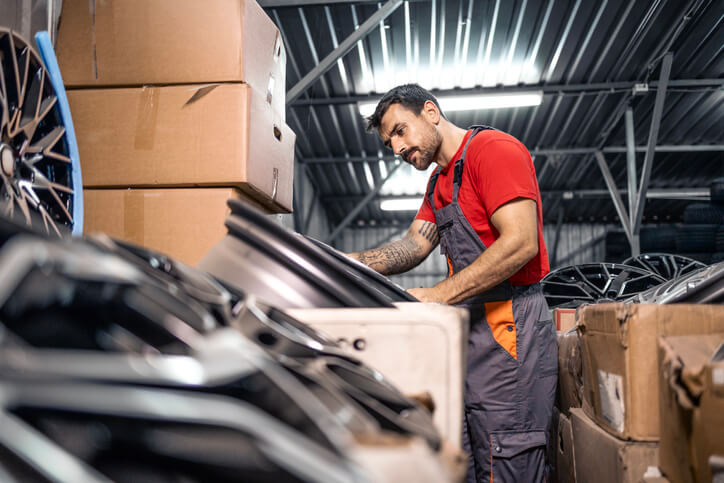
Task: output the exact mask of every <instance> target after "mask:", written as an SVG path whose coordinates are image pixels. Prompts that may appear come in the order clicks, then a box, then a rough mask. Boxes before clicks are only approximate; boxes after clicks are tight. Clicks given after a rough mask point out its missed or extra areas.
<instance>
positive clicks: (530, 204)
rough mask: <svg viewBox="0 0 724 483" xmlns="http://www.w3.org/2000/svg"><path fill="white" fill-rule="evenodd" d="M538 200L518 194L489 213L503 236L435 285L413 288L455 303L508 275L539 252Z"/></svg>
mask: <svg viewBox="0 0 724 483" xmlns="http://www.w3.org/2000/svg"><path fill="white" fill-rule="evenodd" d="M536 215H537V213H536V203H535V201H533V200H530V199H527V198H517V199H515V200H513V201H511V202H508V203H506V204H504V205H503V206H501V207H500V208H498V209H497V210H496V211H495V213H493V216H491V217H490V220H491V222H492V223H493V226H495V228H496V230H498V233H500V236H499V237H498V239H497V240H495V242H494V243H492V244H491V245H490V247H489V248H487V249H486V250H485V251H484V252H483V253H482V254H480V256H479V257H478V258H477V259H476V260H475V261H474V262H473V263H471V264H470V265H469V266H467V267H465V268H464V269H463V270H460V271H459V272H458V273H456V274H455V275H453V276H452V277H450V278H447V279H445V280H443V281H442V282H440V283H438V284H437V285H435V286H434V287H432V288H419V289H410V290H409V292H410V293H411V294H412V295H414V296H415V297H417V298H418V299H420V300H421V301H423V302H444V303H447V304H454V303H457V302H461V301H463V300H465V299H467V298H470V297H472V296H473V295H478V294H480V293H483V292H485V291H487V290H489V289H491V288H493V287H495V286H496V285H498V284H499V283H501V282H503V281H504V280H507V279H509V278H510V277H511V276H512V275H513V274H515V273H516V272H517V271H518V270H520V269H521V268H522V267H523V266H524V265H525V264H526V263H528V261H529V260H530V259H532V258H533V257H534V256H535V255H536V254H537V253H538V219H537V216H536Z"/></svg>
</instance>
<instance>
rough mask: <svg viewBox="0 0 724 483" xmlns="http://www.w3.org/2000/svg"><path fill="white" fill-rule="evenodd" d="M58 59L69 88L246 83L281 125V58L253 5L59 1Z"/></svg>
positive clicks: (267, 23)
mask: <svg viewBox="0 0 724 483" xmlns="http://www.w3.org/2000/svg"><path fill="white" fill-rule="evenodd" d="M56 53H57V56H58V63H59V65H60V70H61V72H62V75H63V80H64V82H65V84H66V86H67V87H70V88H72V87H94V86H95V87H100V86H141V85H147V84H154V85H163V84H192V83H208V82H246V83H247V84H250V85H251V86H253V87H254V89H255V90H257V91H258V92H260V93H263V94H264V97H265V98H268V102H269V104H270V105H271V106H272V107H273V109H274V110H275V111H276V112H278V113H279V115H280V116H282V120H283V116H284V111H285V102H286V96H285V89H286V77H285V73H286V52H285V50H284V45H283V41H282V38H281V35H280V34H279V31H278V30H277V28H276V26H275V25H274V23H273V22H272V20H271V19H270V18H269V17H268V16H267V15H266V13H264V10H263V9H262V8H261V7H260V6H259V5H258V4H257V3H256V2H255V1H253V0H204V1H203V2H200V1H198V0H103V1H99V0H64V1H63V9H62V11H61V17H60V24H59V26H58V42H57V46H56ZM265 102H266V100H265Z"/></svg>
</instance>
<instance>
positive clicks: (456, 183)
mask: <svg viewBox="0 0 724 483" xmlns="http://www.w3.org/2000/svg"><path fill="white" fill-rule="evenodd" d="M468 129H472V130H473V132H472V133H471V134H470V137H469V138H468V142H466V143H465V147H464V148H463V155H462V156H460V159H459V160H458V161H457V162H456V163H455V167H454V170H455V171H454V172H453V198H452V202H453V203H457V202H458V192H459V191H460V183H461V181H462V179H463V167H464V166H465V155H466V154H467V151H468V146H469V145H470V141H472V140H473V138H474V137H475V135H476V134H478V133H479V132H480V131H486V130H488V129H495V128H492V127H490V126H484V125H480V126H477V125H476V126H470V127H469V128H468Z"/></svg>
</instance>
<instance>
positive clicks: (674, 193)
mask: <svg viewBox="0 0 724 483" xmlns="http://www.w3.org/2000/svg"><path fill="white" fill-rule="evenodd" d="M618 191H619V193H620V194H622V195H624V194H627V193H628V191H627V190H625V189H620V190H618ZM541 195H543V196H552V197H560V198H563V199H564V200H572V199H575V198H608V197H609V196H610V194H609V191H608V189H577V190H546V189H542V190H541ZM360 196H361V195H329V196H324V197H323V198H322V199H323V201H325V202H330V201H357V200H359V199H360ZM423 196H425V195H424V193H419V194H416V195H400V196H395V195H384V196H375V197H374V198H373V199H372V200H370V201H384V200H419V199H421V198H422V197H423ZM646 197H647V198H649V199H659V200H702V201H706V200H707V199H709V188H708V187H694V188H659V189H650V190H648V191H647V192H646Z"/></svg>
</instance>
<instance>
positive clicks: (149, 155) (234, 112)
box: [68, 84, 295, 212]
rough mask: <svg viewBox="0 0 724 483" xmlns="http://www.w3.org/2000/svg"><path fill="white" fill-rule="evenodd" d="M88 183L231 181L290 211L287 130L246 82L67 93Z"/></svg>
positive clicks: (289, 133) (203, 183)
mask: <svg viewBox="0 0 724 483" xmlns="http://www.w3.org/2000/svg"><path fill="white" fill-rule="evenodd" d="M68 101H69V102H70V107H71V111H72V113H73V124H74V126H75V132H76V136H77V138H78V149H79V151H80V160H81V167H82V171H83V183H84V185H85V186H89V187H124V188H125V187H129V186H132V187H184V186H225V187H228V186H234V187H238V188H240V189H241V190H242V191H244V192H245V193H247V194H248V195H249V196H250V197H252V198H254V199H256V200H257V201H259V202H260V203H262V204H264V205H266V206H267V207H268V208H269V209H272V210H275V211H276V212H290V211H291V209H292V181H293V178H294V141H295V135H294V133H293V132H292V130H291V129H289V127H287V125H286V124H283V123H278V122H276V121H274V113H273V112H272V110H271V109H270V108H269V106H268V105H266V104H265V102H264V99H263V98H262V97H261V95H260V94H258V93H257V92H256V91H254V90H253V89H251V88H250V87H249V86H248V85H246V84H213V85H208V86H203V87H202V86H197V85H193V86H191V85H185V86H168V87H143V88H131V89H83V90H77V91H69V92H68Z"/></svg>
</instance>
